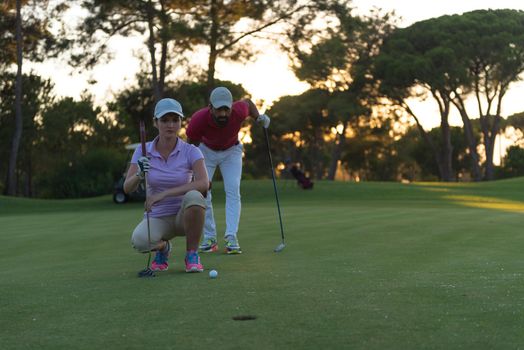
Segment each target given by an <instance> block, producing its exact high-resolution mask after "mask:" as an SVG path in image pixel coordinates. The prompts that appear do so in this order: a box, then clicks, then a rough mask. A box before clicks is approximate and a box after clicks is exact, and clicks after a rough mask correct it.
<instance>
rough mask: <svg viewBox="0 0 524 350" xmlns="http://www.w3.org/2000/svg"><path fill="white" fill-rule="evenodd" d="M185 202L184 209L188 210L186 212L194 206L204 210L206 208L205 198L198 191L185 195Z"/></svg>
mask: <svg viewBox="0 0 524 350" xmlns="http://www.w3.org/2000/svg"><path fill="white" fill-rule="evenodd" d="M183 202H184V208H186V210H187V209H189V208H190V207H194V206H197V207H201V208H204V209H205V208H206V199H205V198H204V196H203V195H202V193H200V192H199V191H196V190H191V191H189V192H187V193H186V194H185V195H184V200H183Z"/></svg>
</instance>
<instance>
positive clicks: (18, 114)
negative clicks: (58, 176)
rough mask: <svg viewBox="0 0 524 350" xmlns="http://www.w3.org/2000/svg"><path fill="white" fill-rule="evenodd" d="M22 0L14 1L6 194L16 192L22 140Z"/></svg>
mask: <svg viewBox="0 0 524 350" xmlns="http://www.w3.org/2000/svg"><path fill="white" fill-rule="evenodd" d="M22 45H23V40H22V1H21V0H17V1H16V61H17V62H16V63H17V71H16V86H15V131H14V134H13V140H12V146H11V154H10V156H9V167H8V170H7V186H6V187H7V195H10V196H14V195H16V193H17V187H18V186H17V177H16V168H17V164H16V163H17V159H18V150H19V149H20V142H21V140H22V127H23V124H22V123H23V120H22Z"/></svg>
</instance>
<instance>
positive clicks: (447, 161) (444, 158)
mask: <svg viewBox="0 0 524 350" xmlns="http://www.w3.org/2000/svg"><path fill="white" fill-rule="evenodd" d="M448 111H449V108H448ZM440 133H441V136H442V151H441V164H442V181H446V182H450V181H453V165H452V154H453V146H452V145H451V132H450V129H449V122H448V117H447V116H446V117H444V116H442V118H441V120H440Z"/></svg>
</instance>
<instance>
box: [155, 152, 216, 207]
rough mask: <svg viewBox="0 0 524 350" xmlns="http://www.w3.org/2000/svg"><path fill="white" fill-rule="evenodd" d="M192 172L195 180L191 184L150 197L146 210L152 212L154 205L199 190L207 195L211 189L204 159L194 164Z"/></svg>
mask: <svg viewBox="0 0 524 350" xmlns="http://www.w3.org/2000/svg"><path fill="white" fill-rule="evenodd" d="M192 170H193V176H194V180H193V181H192V182H189V183H187V184H184V185H181V186H177V187H173V188H170V189H167V190H165V191H163V192H160V193H156V194H154V195H151V196H149V197H148V198H147V201H146V210H147V211H150V210H151V207H153V204H155V203H156V202H159V201H161V200H162V199H164V198H166V197H175V196H180V195H184V194H186V193H187V192H189V191H191V190H197V191H199V192H200V193H202V194H203V195H205V194H206V192H207V190H208V189H209V177H208V176H207V170H206V166H205V164H204V159H203V158H202V159H199V160H197V161H195V162H194V163H193V169H192Z"/></svg>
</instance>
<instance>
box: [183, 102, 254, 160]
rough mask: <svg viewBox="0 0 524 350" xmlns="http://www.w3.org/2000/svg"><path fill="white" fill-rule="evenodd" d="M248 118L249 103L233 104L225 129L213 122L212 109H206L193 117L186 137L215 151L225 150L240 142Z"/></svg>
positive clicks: (197, 112)
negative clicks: (241, 132)
mask: <svg viewBox="0 0 524 350" xmlns="http://www.w3.org/2000/svg"><path fill="white" fill-rule="evenodd" d="M248 116H249V105H248V104H247V102H245V101H236V102H233V105H232V106H231V116H230V117H229V121H228V123H227V125H226V126H225V127H223V128H221V127H219V126H218V125H217V124H216V123H215V121H214V120H213V117H212V116H211V110H210V108H209V107H205V108H202V109H200V110H198V111H196V112H195V113H194V114H193V115H192V116H191V120H190V121H189V125H188V126H187V129H186V135H187V137H188V139H189V140H191V141H195V142H203V143H204V144H205V145H206V146H207V147H209V148H211V149H213V150H216V151H220V150H225V149H228V148H229V147H231V146H233V145H235V144H236V143H237V142H238V132H239V131H240V128H241V127H242V122H243V121H244V120H245V119H246V118H247V117H248Z"/></svg>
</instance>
